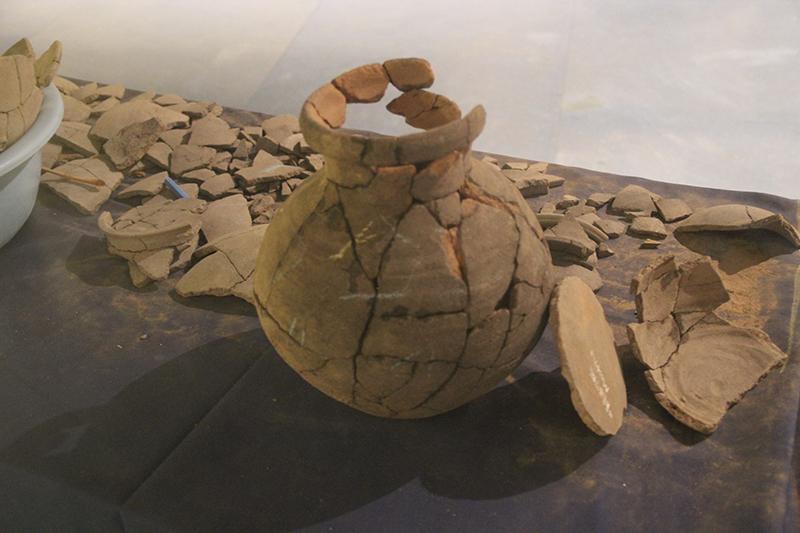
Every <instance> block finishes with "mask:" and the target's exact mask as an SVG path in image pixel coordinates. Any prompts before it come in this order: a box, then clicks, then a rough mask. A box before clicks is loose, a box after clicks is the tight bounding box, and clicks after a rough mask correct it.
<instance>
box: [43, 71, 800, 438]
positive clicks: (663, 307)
mask: <svg viewBox="0 0 800 533" xmlns="http://www.w3.org/2000/svg"><path fill="white" fill-rule="evenodd" d="M55 83H56V86H57V87H58V89H59V90H60V91H61V93H62V96H63V100H64V105H65V116H64V122H63V123H62V125H61V127H60V128H59V130H58V132H57V133H56V135H55V136H54V137H53V139H52V141H51V142H50V144H48V145H47V147H46V149H45V153H44V161H43V166H44V167H46V168H48V169H49V168H52V170H53V172H45V173H44V175H43V177H42V180H43V184H44V186H45V187H46V188H48V189H50V190H51V191H52V192H54V193H55V194H56V195H58V196H59V197H61V198H63V199H64V201H66V202H67V203H68V204H69V205H71V206H72V207H74V208H75V209H76V210H77V211H78V212H80V213H83V214H86V215H98V226H99V228H100V230H101V231H102V232H103V233H104V234H105V236H106V239H107V245H108V251H109V253H111V254H114V255H117V256H119V257H121V258H124V259H125V260H127V261H128V266H129V271H130V276H131V280H132V283H133V285H135V286H136V287H142V286H145V285H147V284H149V283H151V282H154V281H156V282H157V281H160V280H164V279H166V278H167V277H169V276H170V275H171V274H173V273H175V272H180V276H181V277H180V279H179V280H178V282H177V284H176V286H175V289H176V292H177V293H178V294H179V295H181V296H184V297H190V296H198V295H212V296H229V295H233V296H237V297H239V298H242V299H244V300H246V301H248V302H251V303H253V272H254V269H255V265H256V256H257V253H258V248H259V245H260V243H261V240H262V238H263V235H264V230H265V228H266V227H267V226H268V225H269V223H270V220H271V219H272V217H273V215H274V214H275V212H276V211H277V210H278V209H280V208H281V205H282V204H283V202H285V201H286V199H287V198H288V197H290V196H291V195H292V194H293V193H294V192H295V191H296V190H297V189H298V187H301V186H302V185H303V183H304V180H305V178H307V177H308V176H310V175H311V174H313V173H314V172H316V171H317V170H319V169H321V168H322V167H323V165H324V161H323V158H322V156H321V155H319V154H317V153H314V152H313V151H312V149H311V148H310V147H309V145H308V144H307V143H306V142H305V139H304V137H303V134H302V133H301V132H300V127H299V125H298V121H297V119H296V118H295V117H293V116H290V115H282V116H278V117H273V118H268V119H266V120H264V121H263V122H261V123H260V124H252V125H248V126H244V127H237V126H232V125H231V124H230V123H229V122H228V121H227V120H226V113H225V112H224V110H223V108H222V107H220V106H219V105H217V104H214V103H212V102H203V101H187V100H185V99H183V98H182V97H180V96H178V95H173V94H161V95H157V94H155V93H154V92H145V93H140V94H136V95H132V94H131V93H130V92H129V91H126V90H125V88H124V87H122V86H120V85H105V86H101V85H98V84H97V83H88V84H85V85H82V86H78V85H76V84H75V83H73V82H71V81H69V80H67V79H64V78H60V77H56V78H55ZM390 110H391V109H390ZM483 161H484V162H486V163H489V164H491V165H494V166H495V167H496V169H497V170H498V171H499V172H500V173H502V175H504V176H505V177H506V178H507V179H508V180H509V181H510V182H511V183H512V184H513V185H515V186H516V188H517V189H518V190H519V191H520V193H521V194H522V195H523V196H524V197H526V198H534V197H547V198H548V199H550V198H551V197H552V200H549V201H547V202H545V203H544V204H543V206H542V207H541V208H540V209H539V212H538V213H537V217H538V219H539V222H540V224H541V226H542V228H543V229H544V240H545V242H546V243H547V245H548V247H549V249H550V253H551V256H552V262H553V265H554V270H555V272H556V278H557V279H558V280H561V281H560V283H559V284H558V286H557V288H556V290H555V292H554V295H553V297H552V300H551V303H550V310H551V319H550V321H551V325H553V328H554V334H555V338H556V343H557V345H558V348H559V351H560V352H561V356H562V372H563V373H564V375H565V377H566V379H567V381H568V382H569V383H570V387H571V390H572V400H573V403H574V404H575V407H576V410H577V411H578V413H579V415H580V417H581V419H582V420H583V421H584V422H585V423H586V424H587V425H588V426H589V427H590V428H591V429H592V430H593V431H595V432H596V433H598V434H602V435H608V434H613V433H616V432H617V431H618V430H619V428H620V426H621V423H622V418H623V413H624V409H625V406H626V393H625V384H624V381H623V379H622V373H621V371H620V367H619V361H618V356H617V352H616V347H615V344H614V338H613V334H612V332H611V328H610V326H609V324H608V323H607V321H606V318H605V314H604V312H603V308H602V306H601V305H600V303H599V301H598V300H597V298H596V297H595V295H594V294H593V293H592V291H594V292H596V291H598V290H600V289H601V287H602V285H603V280H602V276H601V274H600V272H599V269H598V268H597V266H598V263H599V262H600V261H601V260H602V259H604V258H606V257H609V256H611V255H613V254H614V253H615V252H614V250H613V248H612V245H611V243H612V241H613V240H614V239H620V238H626V239H639V240H640V241H641V242H640V247H641V248H645V249H654V250H655V251H654V252H653V253H654V259H653V261H652V262H651V264H649V265H648V266H646V267H645V268H644V269H643V270H642V271H641V272H640V273H639V274H638V275H637V276H636V277H635V278H634V279H633V280H632V283H631V293H632V295H633V297H634V298H635V305H636V312H637V318H638V321H639V322H638V323H635V324H630V325H629V327H628V336H629V341H630V344H631V347H632V349H633V353H634V355H635V356H636V358H637V359H638V360H639V361H640V362H641V363H642V365H644V372H645V375H646V377H647V381H648V383H649V385H650V388H651V389H652V391H653V393H654V395H655V397H656V399H657V400H658V402H659V403H660V404H661V405H662V406H663V407H664V408H665V409H666V410H667V411H668V412H669V413H671V414H672V415H673V416H674V417H675V418H676V419H677V420H679V421H680V422H681V423H683V424H686V425H687V426H689V427H691V428H693V429H695V430H697V431H700V432H704V433H710V432H712V431H714V430H715V429H716V428H717V427H718V425H719V423H720V421H721V420H722V417H723V416H724V415H725V413H726V412H727V410H728V409H729V408H730V407H731V406H733V405H734V404H735V403H736V402H738V401H739V400H740V399H741V398H742V397H743V396H744V394H745V393H746V392H747V391H748V390H750V389H751V388H752V387H754V386H755V385H756V384H757V383H758V382H759V381H760V380H761V379H762V378H763V377H764V376H765V375H766V374H767V373H769V372H770V371H771V370H772V369H774V368H776V367H779V366H781V365H782V364H783V363H784V362H785V361H786V359H787V356H786V354H785V353H783V352H782V351H781V350H780V349H779V348H778V347H776V346H775V345H774V344H773V343H772V342H770V340H769V339H768V337H767V336H766V334H764V333H763V332H761V331H759V330H752V329H745V328H740V327H738V326H734V325H732V324H730V323H729V322H727V321H725V320H724V319H722V318H720V317H719V316H718V315H717V314H716V313H715V309H716V308H717V307H718V306H720V305H722V304H723V303H724V302H726V301H727V300H728V299H729V294H728V291H727V290H726V287H725V285H724V283H723V281H722V278H721V277H720V275H719V273H718V271H717V270H716V267H715V266H714V264H713V263H712V261H711V260H710V259H708V258H704V257H703V258H699V259H693V260H688V261H683V262H681V261H679V260H678V259H677V258H676V257H674V256H672V255H667V256H665V255H663V254H660V253H659V252H658V250H657V249H658V247H659V245H660V244H661V243H662V242H663V241H664V239H666V238H667V237H668V236H669V235H670V233H672V232H676V233H677V232H695V231H723V232H724V231H739V230H747V229H762V230H768V231H772V232H774V233H776V234H778V235H780V236H781V237H783V238H785V239H786V240H787V241H788V242H790V243H791V244H792V245H793V246H794V247H796V248H800V235H798V232H797V230H796V229H795V228H794V227H793V226H792V225H791V224H789V223H788V222H787V221H786V220H785V219H784V218H783V217H781V216H780V215H777V214H774V213H771V212H769V211H766V210H764V209H760V208H756V207H751V206H743V205H724V206H714V207H708V208H699V209H698V208H695V209H692V208H691V207H690V206H689V205H687V204H686V203H685V202H684V201H683V200H681V199H678V198H662V197H660V196H658V195H656V194H654V193H652V192H650V191H648V190H647V189H645V188H643V187H641V186H638V185H628V186H626V187H624V188H622V189H621V190H619V191H614V192H601V191H598V192H596V193H594V194H591V195H589V196H588V197H587V198H585V199H580V198H577V197H575V196H571V195H567V194H564V195H557V194H555V193H554V191H557V190H559V187H560V186H562V185H563V184H564V181H565V180H564V178H563V177H560V176H558V175H555V173H557V172H558V170H557V167H556V166H555V165H548V164H547V163H529V162H523V161H505V162H500V161H498V160H497V159H495V158H493V157H490V156H486V157H484V158H483ZM551 172H552V173H551ZM111 198H114V199H115V200H118V201H119V202H123V203H125V204H128V205H129V206H130V209H129V210H128V211H126V212H124V213H122V214H121V215H120V216H117V217H116V218H115V217H114V216H112V214H111V213H110V212H108V211H102V208H103V205H104V204H105V203H106V202H107V201H108V200H109V199H111Z"/></svg>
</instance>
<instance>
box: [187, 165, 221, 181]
mask: <svg viewBox="0 0 800 533" xmlns="http://www.w3.org/2000/svg"><path fill="white" fill-rule="evenodd" d="M216 175H217V173H216V172H214V171H213V170H211V169H209V168H198V169H195V170H190V171H189V172H184V174H183V176H181V179H182V180H183V181H190V182H192V183H196V184H198V185H202V184H203V183H205V182H206V181H208V180H210V179H211V178H213V177H214V176H216Z"/></svg>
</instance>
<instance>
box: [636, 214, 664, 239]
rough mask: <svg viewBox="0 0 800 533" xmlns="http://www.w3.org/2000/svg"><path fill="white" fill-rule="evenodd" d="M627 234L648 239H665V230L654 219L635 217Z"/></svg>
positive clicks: (657, 220) (659, 222)
mask: <svg viewBox="0 0 800 533" xmlns="http://www.w3.org/2000/svg"><path fill="white" fill-rule="evenodd" d="M628 233H630V234H631V235H635V236H637V237H647V238H650V239H666V238H667V228H665V227H664V223H663V222H661V221H660V220H659V219H657V218H654V217H637V218H634V219H633V222H631V225H630V227H629V228H628Z"/></svg>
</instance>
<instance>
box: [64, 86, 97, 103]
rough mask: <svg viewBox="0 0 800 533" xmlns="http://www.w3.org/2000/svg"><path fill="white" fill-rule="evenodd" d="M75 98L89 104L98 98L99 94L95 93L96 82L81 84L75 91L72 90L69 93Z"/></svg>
mask: <svg viewBox="0 0 800 533" xmlns="http://www.w3.org/2000/svg"><path fill="white" fill-rule="evenodd" d="M70 96H72V97H73V98H75V99H76V100H80V101H81V102H83V103H84V104H91V103H92V102H94V101H95V100H97V99H98V98H100V95H98V94H97V82H94V81H93V82H91V83H87V84H86V85H81V86H80V87H79V88H78V90H77V91H73V92H72V94H71V95H70Z"/></svg>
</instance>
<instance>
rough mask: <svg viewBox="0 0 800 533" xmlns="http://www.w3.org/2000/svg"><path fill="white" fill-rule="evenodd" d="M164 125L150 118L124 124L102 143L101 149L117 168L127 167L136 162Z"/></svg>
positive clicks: (151, 144) (156, 138) (154, 140)
mask: <svg viewBox="0 0 800 533" xmlns="http://www.w3.org/2000/svg"><path fill="white" fill-rule="evenodd" d="M163 131H164V125H163V124H162V123H161V122H160V121H159V120H158V119H157V118H151V119H148V120H145V121H144V122H136V123H133V124H130V125H128V126H125V127H124V128H122V129H121V130H119V131H118V132H117V133H115V134H114V135H113V136H112V137H111V138H110V139H109V140H108V141H106V142H105V144H103V151H104V152H105V153H106V155H107V156H108V158H109V159H110V160H111V162H112V163H114V165H115V166H116V167H117V168H118V169H123V168H128V167H130V166H132V165H133V164H135V163H137V162H138V161H139V160H140V159H142V157H144V154H146V153H147V151H148V150H149V149H150V147H151V146H153V144H155V142H156V141H157V140H158V137H159V135H160V134H161V132H163Z"/></svg>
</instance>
